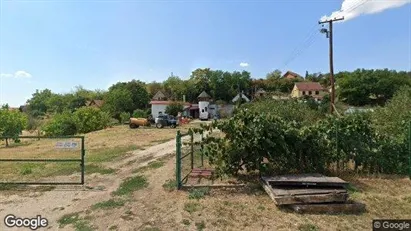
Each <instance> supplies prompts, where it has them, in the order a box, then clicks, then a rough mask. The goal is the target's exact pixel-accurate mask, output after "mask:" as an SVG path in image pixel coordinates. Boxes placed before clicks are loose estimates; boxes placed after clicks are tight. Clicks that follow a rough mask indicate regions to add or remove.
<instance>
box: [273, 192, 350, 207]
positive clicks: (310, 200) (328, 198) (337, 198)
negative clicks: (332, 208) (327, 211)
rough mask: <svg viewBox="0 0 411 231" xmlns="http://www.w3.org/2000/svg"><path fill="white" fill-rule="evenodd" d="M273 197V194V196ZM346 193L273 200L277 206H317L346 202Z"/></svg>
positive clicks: (286, 197)
mask: <svg viewBox="0 0 411 231" xmlns="http://www.w3.org/2000/svg"><path fill="white" fill-rule="evenodd" d="M273 195H274V194H273ZM347 199H348V193H338V194H337V193H329V194H313V195H301V196H280V197H277V196H275V195H274V200H275V202H276V204H277V205H291V204H319V203H331V202H346V201H347Z"/></svg>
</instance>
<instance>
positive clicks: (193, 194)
mask: <svg viewBox="0 0 411 231" xmlns="http://www.w3.org/2000/svg"><path fill="white" fill-rule="evenodd" d="M209 194H210V188H208V187H203V188H195V189H191V190H190V192H189V194H188V198H189V199H197V200H199V199H202V198H204V197H205V196H206V195H209Z"/></svg>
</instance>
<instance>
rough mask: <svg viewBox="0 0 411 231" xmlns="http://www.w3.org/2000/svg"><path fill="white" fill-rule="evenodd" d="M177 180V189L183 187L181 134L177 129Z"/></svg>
mask: <svg viewBox="0 0 411 231" xmlns="http://www.w3.org/2000/svg"><path fill="white" fill-rule="evenodd" d="M176 181H177V189H181V134H180V131H177V135H176Z"/></svg>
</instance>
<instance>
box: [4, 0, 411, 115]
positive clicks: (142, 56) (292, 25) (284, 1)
mask: <svg viewBox="0 0 411 231" xmlns="http://www.w3.org/2000/svg"><path fill="white" fill-rule="evenodd" d="M346 1H357V0H346ZM374 1H380V2H382V3H384V2H386V3H387V1H396V0H374ZM397 1H399V0H397ZM401 1H404V0H401ZM405 1H407V0H405ZM409 1H410V2H411V0H409ZM0 3H1V4H0V105H1V104H5V103H8V104H9V105H10V106H13V107H17V106H19V105H22V104H24V103H25V102H26V100H27V99H29V98H30V97H31V95H32V94H33V93H34V92H35V91H36V89H40V90H41V89H45V88H48V89H51V90H52V91H53V92H56V93H67V92H70V91H72V90H73V89H74V87H75V86H79V85H81V86H83V87H85V88H87V89H107V88H108V87H109V86H111V85H112V84H114V83H116V82H119V81H129V80H131V79H138V80H141V81H144V82H151V81H163V80H165V79H167V78H168V77H169V76H170V74H171V72H173V74H174V75H177V76H180V77H181V78H183V79H187V78H189V76H190V73H191V71H193V70H194V69H196V68H206V67H209V68H212V69H221V70H225V71H234V70H237V71H242V70H246V71H249V72H251V75H252V77H253V78H264V77H265V75H266V74H267V73H268V72H270V71H273V70H275V69H280V70H281V71H283V72H286V71H287V70H292V71H294V72H297V73H299V74H301V75H304V74H305V72H306V71H308V72H309V73H314V72H328V71H329V59H328V58H329V56H328V52H329V50H328V49H329V47H328V39H327V38H326V36H325V35H324V34H321V33H320V32H319V29H321V25H319V24H318V21H319V20H320V19H321V18H322V17H323V16H326V15H330V14H331V13H333V12H335V11H338V10H340V9H341V8H344V7H345V8H347V3H344V4H345V6H344V4H343V5H342V3H343V1H341V0H271V1H269V0H266V1H263V0H255V1H251V0H231V1H230V0H219V1H214V0H207V1H205V0H198V1H193V0H190V1H189V0H186V1H182V0H180V1H176V0H174V1H173V0H170V1H159V0H152V1H137V0H119V1H112V0H111V1H109V0H93V1H90V0H82V1H80V0H71V1H69V0H54V1H53V0H49V1H47V0H42V1H36V0H31V1H29V0H27V1H19V0H0ZM362 7H366V8H367V6H366V5H363V6H360V7H358V9H356V10H361V8H362ZM365 11H366V9H365ZM352 15H353V14H351V16H352ZM351 16H350V17H351ZM333 27H334V70H335V72H336V73H337V72H339V71H351V70H355V69H357V68H367V69H370V68H373V69H376V68H389V69H395V70H405V71H410V70H411V4H405V5H402V6H401V7H395V8H390V9H387V10H384V11H382V12H377V13H374V14H370V12H368V13H366V14H362V15H361V14H360V13H358V12H356V17H355V18H352V17H351V18H349V20H347V21H343V22H338V23H335V24H334V26H333ZM324 28H327V26H326V25H324Z"/></svg>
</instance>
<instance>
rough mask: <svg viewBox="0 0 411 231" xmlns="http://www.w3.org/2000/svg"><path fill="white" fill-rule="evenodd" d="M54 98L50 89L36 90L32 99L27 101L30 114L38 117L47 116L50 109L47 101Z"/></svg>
mask: <svg viewBox="0 0 411 231" xmlns="http://www.w3.org/2000/svg"><path fill="white" fill-rule="evenodd" d="M52 96H53V93H52V92H51V91H50V90H49V89H44V90H42V91H39V90H36V92H35V93H34V94H33V95H32V97H31V99H29V100H28V101H27V104H28V111H29V113H30V114H32V115H33V116H36V117H37V116H41V115H44V114H46V113H47V110H48V109H49V108H48V104H47V101H48V100H49V99H50V98H51V97H52Z"/></svg>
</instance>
